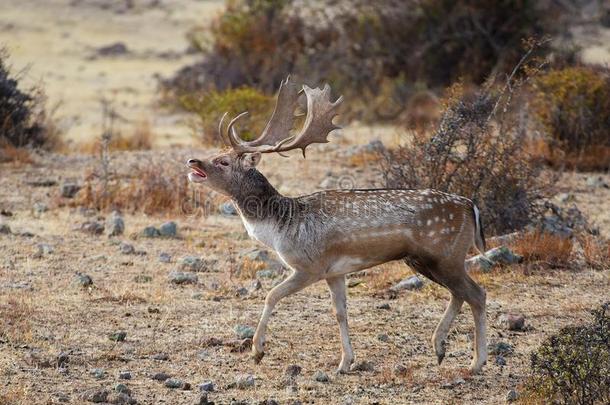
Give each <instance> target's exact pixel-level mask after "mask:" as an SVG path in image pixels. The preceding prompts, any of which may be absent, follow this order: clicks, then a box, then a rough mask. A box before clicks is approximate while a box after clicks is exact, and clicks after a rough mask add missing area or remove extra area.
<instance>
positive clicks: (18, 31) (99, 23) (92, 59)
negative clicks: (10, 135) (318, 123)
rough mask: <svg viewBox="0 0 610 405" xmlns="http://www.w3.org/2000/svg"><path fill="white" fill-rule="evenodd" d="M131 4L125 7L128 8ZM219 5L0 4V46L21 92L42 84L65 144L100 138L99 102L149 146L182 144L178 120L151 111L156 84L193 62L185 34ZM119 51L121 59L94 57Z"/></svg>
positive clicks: (209, 1)
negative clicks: (143, 125) (150, 138)
mask: <svg viewBox="0 0 610 405" xmlns="http://www.w3.org/2000/svg"><path fill="white" fill-rule="evenodd" d="M129 4H132V7H128V5H129ZM223 4H224V2H223V1H221V0H204V1H196V0H172V1H151V0H134V1H124V0H48V1H40V0H3V1H2V2H0V45H3V46H6V47H7V48H8V50H9V51H10V54H11V63H12V65H13V68H14V69H15V71H20V70H22V69H24V68H27V73H26V75H25V80H24V84H25V85H33V84H38V83H41V82H42V83H43V85H44V89H45V92H46V94H47V95H48V97H49V105H50V106H55V105H57V104H58V103H59V108H58V111H57V118H59V119H60V123H61V126H62V129H63V133H65V136H66V137H67V138H68V139H75V140H82V139H91V138H92V137H94V136H98V135H99V133H100V132H101V121H102V110H101V104H100V100H101V99H102V98H105V99H108V100H110V101H111V102H112V104H113V105H114V107H115V108H116V110H117V111H118V113H119V115H120V116H121V117H123V119H121V120H119V121H118V124H119V126H120V129H122V130H124V131H125V132H129V131H130V130H131V129H132V128H133V127H134V126H136V125H138V123H140V122H142V121H147V122H149V123H150V124H151V126H152V127H153V128H154V130H155V133H156V134H157V139H156V143H158V144H168V143H176V142H178V143H184V142H185V140H188V138H189V136H190V134H191V132H192V131H191V129H190V127H189V126H188V123H187V122H186V119H185V117H184V116H181V115H179V114H171V113H168V112H167V111H164V110H163V109H160V108H157V107H156V105H155V104H156V101H157V93H156V91H157V78H156V77H157V76H159V75H160V76H169V75H171V74H172V73H173V72H175V71H176V70H178V69H179V68H180V67H182V66H184V65H185V64H188V63H190V62H192V61H194V60H196V59H197V57H198V56H197V55H191V54H188V52H187V47H188V43H187V40H186V34H187V32H188V31H189V30H190V29H192V28H193V27H194V26H195V25H198V24H203V25H204V24H206V23H208V22H209V21H210V20H211V19H212V18H213V17H214V16H215V15H217V13H218V12H219V11H220V10H221V9H222V5H223ZM115 43H123V44H124V45H125V46H126V47H127V53H126V54H121V55H115V56H112V55H111V56H102V55H99V54H98V52H97V50H98V49H99V48H100V47H104V46H109V45H112V44H115Z"/></svg>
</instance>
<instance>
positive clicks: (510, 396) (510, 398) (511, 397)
mask: <svg viewBox="0 0 610 405" xmlns="http://www.w3.org/2000/svg"><path fill="white" fill-rule="evenodd" d="M517 398H519V394H517V391H515V390H509V391H508V392H507V393H506V402H515V401H516V400H517Z"/></svg>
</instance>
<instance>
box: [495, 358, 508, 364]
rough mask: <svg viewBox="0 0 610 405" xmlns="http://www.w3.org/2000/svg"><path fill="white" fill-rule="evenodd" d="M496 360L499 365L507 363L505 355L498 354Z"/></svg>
mask: <svg viewBox="0 0 610 405" xmlns="http://www.w3.org/2000/svg"><path fill="white" fill-rule="evenodd" d="M494 361H495V363H496V364H497V365H498V366H505V365H506V359H505V358H504V356H496V358H495V360H494Z"/></svg>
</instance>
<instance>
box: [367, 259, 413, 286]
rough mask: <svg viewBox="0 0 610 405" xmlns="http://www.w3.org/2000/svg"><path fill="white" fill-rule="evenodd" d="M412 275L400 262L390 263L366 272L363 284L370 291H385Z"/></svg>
mask: <svg viewBox="0 0 610 405" xmlns="http://www.w3.org/2000/svg"><path fill="white" fill-rule="evenodd" d="M412 274H413V271H412V270H411V269H410V268H409V267H407V266H406V265H405V264H404V263H402V262H390V263H386V264H382V265H380V266H377V267H375V268H374V269H371V270H368V271H367V272H366V275H365V276H364V282H365V284H366V285H367V287H368V288H369V289H370V290H372V291H381V290H385V289H387V288H388V287H391V286H392V285H394V284H396V283H398V282H399V281H400V280H402V279H404V278H405V277H408V276H410V275H412Z"/></svg>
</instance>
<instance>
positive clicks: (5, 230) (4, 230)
mask: <svg viewBox="0 0 610 405" xmlns="http://www.w3.org/2000/svg"><path fill="white" fill-rule="evenodd" d="M11 233H12V232H11V228H10V227H9V226H8V225H7V224H0V235H1V234H5V235H10V234H11Z"/></svg>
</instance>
